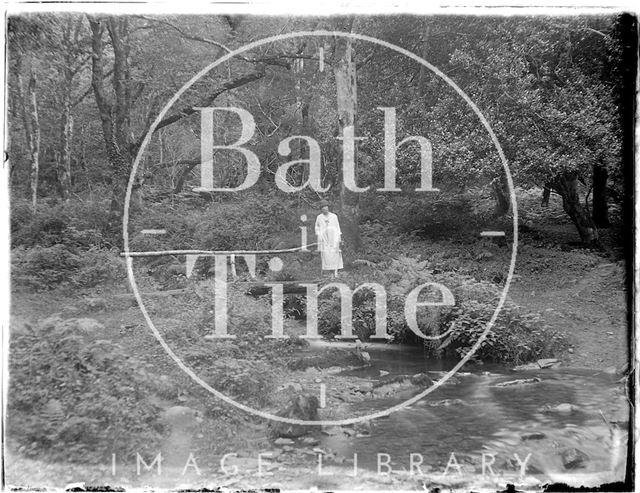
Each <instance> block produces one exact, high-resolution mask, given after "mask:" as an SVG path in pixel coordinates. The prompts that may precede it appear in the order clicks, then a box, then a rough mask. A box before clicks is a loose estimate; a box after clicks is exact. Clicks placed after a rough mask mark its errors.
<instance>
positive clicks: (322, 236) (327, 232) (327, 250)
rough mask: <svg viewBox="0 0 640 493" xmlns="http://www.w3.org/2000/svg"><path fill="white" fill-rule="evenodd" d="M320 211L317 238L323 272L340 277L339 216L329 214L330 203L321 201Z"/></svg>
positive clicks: (340, 233) (341, 266)
mask: <svg viewBox="0 0 640 493" xmlns="http://www.w3.org/2000/svg"><path fill="white" fill-rule="evenodd" d="M320 210H321V211H322V212H321V213H320V214H318V217H317V218H316V236H317V237H318V250H319V251H320V255H321V257H322V270H323V271H324V270H332V271H333V276H334V277H338V269H342V268H343V265H342V252H341V251H340V243H341V242H342V231H340V223H339V222H338V216H336V215H335V214H334V213H333V212H329V202H327V201H326V200H322V201H320Z"/></svg>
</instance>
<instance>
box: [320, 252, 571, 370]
mask: <svg viewBox="0 0 640 493" xmlns="http://www.w3.org/2000/svg"><path fill="white" fill-rule="evenodd" d="M342 281H343V282H346V283H347V284H348V285H349V286H350V287H351V288H352V289H354V288H355V287H356V286H357V285H359V284H362V283H363V282H377V283H379V284H381V285H382V286H384V287H385V290H386V292H387V333H388V334H389V335H391V336H392V339H393V341H395V342H408V343H413V344H415V343H423V342H424V341H425V340H424V339H423V338H421V337H419V336H417V335H416V334H414V333H413V331H411V329H410V328H409V326H408V325H407V323H406V319H405V314H404V304H405V299H406V296H407V294H408V293H409V292H410V291H411V290H412V289H413V288H415V287H417V286H418V285H420V284H422V283H425V282H437V283H439V284H441V285H443V286H445V287H447V288H448V289H449V290H450V291H451V292H452V294H453V296H454V299H455V306H453V307H447V306H442V307H430V308H429V309H427V308H419V309H418V310H417V323H418V327H419V328H420V330H421V332H422V333H423V334H425V335H431V336H435V335H439V334H444V333H446V332H447V331H448V330H449V329H450V328H451V327H453V329H452V331H451V332H450V333H449V335H448V336H447V337H446V338H444V339H443V338H439V339H435V340H431V341H429V342H426V343H425V347H426V348H427V349H430V350H431V351H434V352H438V351H440V350H442V351H444V353H445V354H450V355H452V356H457V357H462V356H464V354H466V352H467V351H468V350H469V349H470V348H471V347H472V346H473V345H474V344H475V342H476V341H477V340H478V338H479V337H480V336H481V334H482V333H483V332H484V330H485V327H486V323H487V322H488V321H489V320H490V319H491V317H492V315H493V312H494V310H495V307H496V306H497V304H498V300H499V298H500V289H499V288H498V287H497V286H495V285H494V284H492V283H490V282H479V281H476V280H475V279H473V278H472V277H470V276H465V275H461V274H458V273H455V272H447V273H434V271H433V270H431V269H430V268H429V266H428V262H426V261H418V260H415V259H412V258H409V257H399V258H397V259H394V260H392V261H391V262H389V263H388V264H387V265H386V268H382V269H381V268H377V269H370V270H369V271H368V272H366V280H365V273H358V274H355V273H350V274H347V273H345V274H344V275H343V278H342ZM422 296H429V295H428V293H425V292H423V294H422ZM421 299H423V298H421ZM318 328H319V332H320V333H321V334H323V335H329V336H330V335H333V334H336V333H338V332H339V331H340V330H341V312H340V298H339V296H338V295H337V293H336V292H331V293H329V294H324V293H323V295H322V297H321V299H320V301H319V303H318ZM353 330H354V334H356V335H357V336H358V337H360V338H361V339H366V338H368V337H369V336H370V335H372V334H373V333H374V331H375V298H374V296H373V292H371V291H369V290H367V291H365V290H359V291H358V292H357V293H356V294H355V295H354V297H353ZM566 347H567V341H566V339H565V338H564V337H563V336H562V335H561V334H559V333H557V332H555V331H553V330H551V329H550V328H549V327H547V326H545V325H544V323H543V322H542V319H541V317H540V316H539V315H538V314H535V313H525V312H524V311H523V310H522V309H521V308H519V307H517V306H516V305H514V304H513V303H506V304H505V306H504V307H503V308H502V310H501V312H500V315H499V317H498V318H497V320H496V323H495V324H494V326H493V327H492V329H491V330H490V331H489V332H488V334H487V338H486V339H485V340H484V341H483V342H482V344H481V346H480V347H479V349H478V351H477V352H476V354H475V355H474V357H475V358H476V359H478V360H482V361H492V362H499V363H516V364H517V363H521V362H524V361H529V360H533V359H537V358H541V357H546V356H552V355H554V353H557V352H559V351H562V350H564V349H565V348H566Z"/></svg>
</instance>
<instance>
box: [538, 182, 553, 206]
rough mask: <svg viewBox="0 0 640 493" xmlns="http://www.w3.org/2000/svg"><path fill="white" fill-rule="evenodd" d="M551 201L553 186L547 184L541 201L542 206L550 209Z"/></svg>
mask: <svg viewBox="0 0 640 493" xmlns="http://www.w3.org/2000/svg"><path fill="white" fill-rule="evenodd" d="M549 199H551V184H549V183H545V184H544V188H543V190H542V200H541V201H540V206H541V207H549Z"/></svg>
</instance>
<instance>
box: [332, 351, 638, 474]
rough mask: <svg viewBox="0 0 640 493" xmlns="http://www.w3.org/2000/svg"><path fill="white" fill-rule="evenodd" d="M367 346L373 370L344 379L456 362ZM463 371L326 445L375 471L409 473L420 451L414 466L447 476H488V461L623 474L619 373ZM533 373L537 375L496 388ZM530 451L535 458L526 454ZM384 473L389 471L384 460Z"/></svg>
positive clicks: (355, 409)
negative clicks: (531, 381) (483, 474)
mask: <svg viewBox="0 0 640 493" xmlns="http://www.w3.org/2000/svg"><path fill="white" fill-rule="evenodd" d="M367 351H368V352H369V354H370V356H371V366H370V367H366V368H362V369H356V370H350V371H346V372H342V373H341V375H345V376H357V377H361V378H368V379H371V380H374V381H376V380H377V381H380V380H381V379H388V378H391V377H393V376H396V375H413V374H416V373H423V372H426V373H428V374H429V375H430V376H432V377H433V378H434V379H437V378H440V377H441V376H442V374H443V372H445V371H446V370H448V369H450V368H452V367H453V365H454V362H451V361H442V360H433V359H431V360H429V359H426V358H425V357H424V356H423V354H422V352H421V351H420V350H415V348H405V349H403V350H394V351H389V350H384V349H382V350H378V349H375V348H374V349H372V348H371V347H369V348H367ZM381 370H382V372H381ZM462 370H463V371H461V372H459V373H458V374H456V375H455V378H454V379H452V382H451V383H447V384H445V385H443V386H441V387H440V388H438V389H436V390H435V391H434V392H432V393H431V394H429V395H427V396H426V397H425V398H423V399H422V400H420V401H418V402H417V403H414V404H412V405H411V406H409V407H407V408H405V409H402V410H400V411H397V412H395V413H392V414H391V415H390V416H388V417H386V418H384V419H376V420H374V421H373V422H372V423H371V426H370V429H367V430H365V431H364V432H360V433H357V434H352V435H351V436H348V435H346V434H343V433H338V434H333V435H329V436H326V435H325V434H323V436H322V439H321V443H320V447H322V448H326V449H330V450H332V451H334V453H336V454H337V455H340V456H343V457H345V458H347V461H346V462H350V463H351V464H353V462H352V461H353V456H354V454H357V465H358V467H359V468H361V469H363V470H370V471H373V472H375V471H378V470H380V469H379V465H378V462H379V461H380V460H381V461H382V462H384V463H388V464H389V466H390V467H391V468H392V470H393V471H405V472H410V470H411V456H410V454H414V456H413V464H414V466H415V467H418V466H416V464H418V465H419V467H420V470H419V471H420V472H422V473H425V474H431V473H442V472H443V471H445V469H446V468H447V464H449V470H448V472H449V473H455V472H459V471H461V472H462V473H468V474H482V472H483V461H484V463H485V466H487V467H489V466H490V467H491V470H489V469H485V472H486V473H491V472H493V473H495V474H498V475H499V474H511V473H518V472H519V471H521V470H522V469H524V471H525V474H526V475H533V476H534V477H544V478H545V479H547V480H548V479H553V480H561V479H562V478H563V477H564V476H562V475H563V474H565V475H566V474H568V473H570V474H576V473H577V474H580V475H582V476H583V477H585V478H588V477H589V476H593V477H597V478H603V477H605V478H608V479H609V480H622V479H623V478H624V466H625V460H626V446H627V429H628V415H629V414H628V411H629V407H628V404H627V400H626V397H625V395H624V392H623V388H622V385H621V384H620V383H617V382H618V380H619V379H620V376H617V375H612V374H608V373H605V372H602V371H593V370H586V369H585V370H583V369H570V368H558V369H541V370H535V371H534V370H529V371H513V370H509V369H505V368H504V367H498V366H489V365H484V366H482V367H475V368H474V369H473V370H472V371H469V370H466V368H465V367H463V369H462ZM386 372H389V373H388V374H387V373H386ZM381 373H382V375H384V376H381ZM534 378H538V379H540V381H539V382H535V383H529V384H522V385H510V386H506V387H496V385H497V384H500V383H503V382H507V381H513V380H520V379H534ZM420 391H421V389H418V388H416V389H411V390H409V391H402V392H400V393H398V394H395V395H392V396H390V397H385V398H378V399H367V400H364V401H362V402H356V403H351V404H350V406H351V410H352V414H353V415H362V414H365V413H367V414H368V413H373V412H375V411H379V410H382V409H386V408H389V407H391V406H393V405H396V404H398V403H400V402H402V401H405V400H406V399H407V398H409V397H411V396H412V395H416V394H417V393H419V392H420ZM355 429H356V431H357V430H358V426H356V427H355ZM452 453H453V454H454V455H455V458H453V459H452ZM378 454H388V456H385V455H380V456H379V455H378ZM483 454H485V456H484V457H483ZM528 454H531V456H530V457H529V458H528V459H526V458H527V456H528ZM523 463H524V467H522V466H523ZM345 466H348V465H345ZM457 466H459V469H458V468H457ZM381 470H382V471H388V470H389V469H387V466H386V465H383V466H382V469H381ZM415 471H418V470H417V469H415Z"/></svg>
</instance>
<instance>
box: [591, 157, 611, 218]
mask: <svg viewBox="0 0 640 493" xmlns="http://www.w3.org/2000/svg"><path fill="white" fill-rule="evenodd" d="M608 179H609V172H608V171H607V168H606V167H605V166H601V165H599V164H596V165H595V166H594V167H593V202H592V205H593V211H592V216H591V217H592V218H593V222H594V223H595V225H596V226H597V227H598V228H608V227H609V226H611V224H610V223H609V205H608V204H607V198H608V197H607V181H608Z"/></svg>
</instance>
